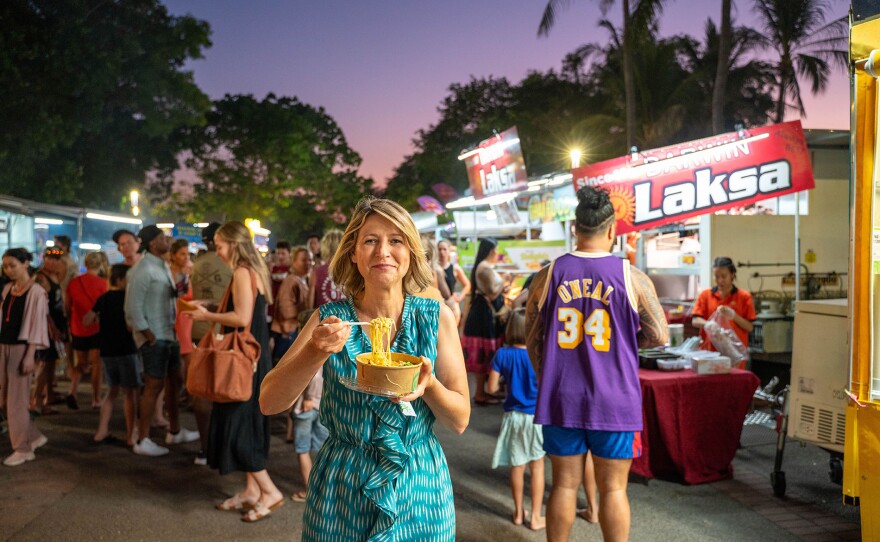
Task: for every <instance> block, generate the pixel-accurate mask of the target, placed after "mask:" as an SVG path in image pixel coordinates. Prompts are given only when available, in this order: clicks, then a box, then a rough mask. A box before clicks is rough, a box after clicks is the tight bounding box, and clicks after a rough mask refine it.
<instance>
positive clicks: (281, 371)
mask: <svg viewBox="0 0 880 542" xmlns="http://www.w3.org/2000/svg"><path fill="white" fill-rule="evenodd" d="M330 269H331V273H332V276H333V278H334V280H335V281H336V282H337V283H338V284H340V285H342V286H343V288H344V289H345V291H346V294H347V295H348V299H347V300H344V301H340V302H336V303H330V304H327V305H324V306H322V307H321V308H320V311H319V313H316V314H315V315H313V316H312V318H311V320H310V321H309V322H308V324H307V325H306V326H305V327H304V328H303V330H302V332H301V333H300V335H299V336H298V337H297V340H296V342H295V343H294V344H293V346H292V347H291V348H290V350H289V351H288V352H287V354H285V355H284V357H283V358H282V359H281V361H280V362H279V363H278V366H277V367H276V368H275V369H273V370H272V371H271V372H270V373H269V374H268V375H267V376H266V378H265V380H264V381H263V385H262V390H261V393H260V406H261V408H262V410H263V412H264V413H266V414H274V413H277V412H282V411H284V410H286V409H287V408H289V407H290V405H291V404H293V402H294V400H295V399H296V397H297V396H298V395H299V394H300V393H301V392H302V390H303V389H305V387H306V385H307V384H308V382H309V381H310V380H311V378H312V376H313V375H314V374H315V372H317V371H318V370H323V376H324V391H323V397H322V399H321V422H322V423H323V424H324V425H325V426H327V428H328V429H329V431H330V436H329V438H328V439H327V441H326V443H325V444H324V446H323V447H322V448H321V451H320V452H319V453H318V456H317V458H316V461H315V466H314V468H313V469H312V474H311V476H310V477H309V484H308V487H309V490H308V496H307V498H306V510H305V514H304V518H303V519H304V521H303V540H308V541H312V540H327V541H336V540H339V541H349V540H371V541H373V540H376V541H378V540H393V541H404V540H413V541H423V540H431V541H443V540H454V539H455V508H454V505H453V498H452V482H451V479H450V476H449V468H448V466H447V464H446V457H445V455H444V454H443V450H442V449H441V447H440V443H439V441H438V440H437V438H436V437H435V436H434V433H433V430H432V427H433V424H434V421H435V420H437V419H439V421H440V423H442V424H443V425H445V426H447V427H449V428H450V429H452V430H453V431H455V432H456V433H459V434H460V433H462V432H463V431H464V430H465V428H466V427H467V424H468V420H469V418H470V401H469V395H468V389H467V376H466V373H465V369H464V356H463V354H462V350H461V343H460V341H459V338H458V333H457V329H456V325H455V318H454V316H453V315H452V312H451V311H450V310H449V308H448V307H446V306H443V305H441V304H440V303H438V302H437V301H434V300H431V299H425V298H421V297H417V296H415V295H414V294H417V293H420V292H421V291H423V290H424V289H425V287H426V286H427V285H428V284H430V282H431V278H432V270H431V268H430V266H429V265H428V263H427V261H426V259H425V252H424V250H423V248H422V245H421V240H420V239H419V235H418V231H417V230H416V228H415V225H414V224H413V222H412V219H411V218H410V216H409V213H407V212H406V211H405V210H404V209H403V208H402V207H400V206H399V205H398V204H396V203H394V202H392V201H389V200H383V199H375V198H365V199H363V200H361V202H360V203H358V205H357V207H356V208H355V210H354V212H353V215H352V218H351V222H350V223H349V225H348V227H347V228H346V231H345V233H344V235H343V238H342V241H341V243H340V246H339V249H338V251H337V252H336V255H335V256H334V258H333V261H332V263H331V265H330ZM380 316H384V317H388V318H391V319H392V320H394V321H395V324H396V335H395V336H394V338H393V340H392V344H391V351H392V352H403V353H407V354H412V355H417V356H421V357H422V358H423V364H422V369H421V373H420V375H419V381H418V387H417V388H416V390H415V391H414V392H412V393H410V394H408V395H405V396H403V397H401V398H400V399H399V400H389V399H388V398H385V397H380V396H375V395H367V394H365V393H361V392H358V391H354V390H352V389H349V388H348V387H346V386H345V385H343V383H342V382H341V381H340V379H341V378H342V379H349V380H350V381H354V380H356V378H357V377H356V367H355V361H354V360H355V356H357V355H358V354H360V353H362V352H369V351H370V348H371V347H370V341H369V336H368V335H369V334H368V331H367V330H365V329H362V328H361V327H359V326H354V327H353V326H350V325H349V324H348V323H347V322H353V321H358V322H365V321H370V320H372V319H374V318H377V317H380ZM403 401H405V402H408V403H410V404H411V406H412V410H413V411H414V412H411V413H410V414H414V415H406V414H404V407H405V406H406V405H405V403H403Z"/></svg>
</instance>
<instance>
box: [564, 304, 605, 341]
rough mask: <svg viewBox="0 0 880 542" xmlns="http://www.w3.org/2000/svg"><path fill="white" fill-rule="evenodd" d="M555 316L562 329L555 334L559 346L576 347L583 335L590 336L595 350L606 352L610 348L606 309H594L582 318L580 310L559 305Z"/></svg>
mask: <svg viewBox="0 0 880 542" xmlns="http://www.w3.org/2000/svg"><path fill="white" fill-rule="evenodd" d="M556 318H557V320H559V321H560V322H562V325H563V329H562V331H559V332H558V333H557V334H556V342H557V343H558V344H559V347H560V348H565V349H566V350H571V349H574V348H577V347H578V345H580V344H581V341H583V340H584V336H585V335H586V336H589V337H590V342H591V344H592V345H593V348H594V349H595V350H596V351H597V352H608V350H609V348H611V318H610V317H609V314H608V311H607V310H605V309H594V310H593V312H591V313H590V315H589V316H587V318H586V320H584V314H583V313H582V312H581V311H579V310H577V309H575V308H572V307H560V308H558V309H557V310H556Z"/></svg>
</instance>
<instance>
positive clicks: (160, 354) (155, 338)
mask: <svg viewBox="0 0 880 542" xmlns="http://www.w3.org/2000/svg"><path fill="white" fill-rule="evenodd" d="M138 237H139V238H140V242H141V251H146V254H144V257H143V258H142V259H141V261H139V262H138V263H137V264H136V265H135V266H134V267H133V268H132V269H131V270H130V271H129V272H128V286H127V287H126V289H125V320H126V322H127V323H128V325H129V327H131V329H132V332H133V334H134V342H135V345H137V347H138V352H139V353H140V356H141V361H142V362H143V364H144V392H143V395H141V402H140V411H139V420H138V436H139V438H138V440H137V441H136V442H135V445H134V447H133V450H134V453H136V454H139V455H148V456H160V455H165V454H167V453H168V448H164V447H162V446H159V445H158V444H156V443H155V442H153V441H152V440H151V439H150V438H149V437H150V420H151V418H152V415H153V410H154V409H155V407H156V400H157V398H158V397H159V394H160V393H161V392H162V388H163V387H165V386H166V385H167V386H168V389H167V390H166V392H165V403H166V406H167V408H168V420H169V422H170V424H171V425H170V427H169V431H168V434H167V435H166V436H165V443H166V444H179V443H182V442H192V441H193V440H195V439H197V438H198V433H196V432H195V431H189V430H187V429H182V428H181V427H180V415H179V414H180V409H179V403H178V402H179V396H180V385H181V374H180V344H179V343H178V342H177V336H176V335H175V332H174V318H175V300H176V298H177V289H176V288H175V286H174V279H173V278H172V277H171V270H170V269H169V268H168V264H166V263H165V260H164V259H163V256H164V255H165V254H166V253H167V252H168V250H169V248H170V246H171V245H170V243H169V239H168V238H167V237H166V236H165V233H164V232H163V231H162V230H161V229H159V228H158V227H156V226H154V225H149V226H144V227H143V228H142V229H141V231H140V232H138Z"/></svg>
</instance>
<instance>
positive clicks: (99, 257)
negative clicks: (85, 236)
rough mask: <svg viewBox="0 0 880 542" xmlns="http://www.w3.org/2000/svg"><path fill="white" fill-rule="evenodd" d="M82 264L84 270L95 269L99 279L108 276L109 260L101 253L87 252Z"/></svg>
mask: <svg viewBox="0 0 880 542" xmlns="http://www.w3.org/2000/svg"><path fill="white" fill-rule="evenodd" d="M83 264H84V265H85V266H86V269H97V270H98V276H99V277H101V278H107V277H109V276H110V260H109V259H108V258H107V255H106V254H104V253H103V252H89V253H88V254H86V256H85V258H83Z"/></svg>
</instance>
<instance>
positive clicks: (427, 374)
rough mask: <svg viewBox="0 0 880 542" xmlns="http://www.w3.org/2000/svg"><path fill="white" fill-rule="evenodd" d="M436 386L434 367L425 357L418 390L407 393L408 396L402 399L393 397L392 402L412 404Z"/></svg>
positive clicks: (417, 386)
mask: <svg viewBox="0 0 880 542" xmlns="http://www.w3.org/2000/svg"><path fill="white" fill-rule="evenodd" d="M433 384H434V366H433V365H431V362H430V361H429V360H428V358H426V357H425V356H422V365H421V367H420V368H419V382H418V385H416V389H415V390H413V391H411V392H410V393H407V394H406V395H401V396H400V397H393V398H392V399H391V401H393V402H395V403H399V402H401V401H407V402H412V401H415V400H416V399H418V398H419V397H421V396H423V395H425V392H426V391H428V388H430V387H431V386H432V385H433Z"/></svg>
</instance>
